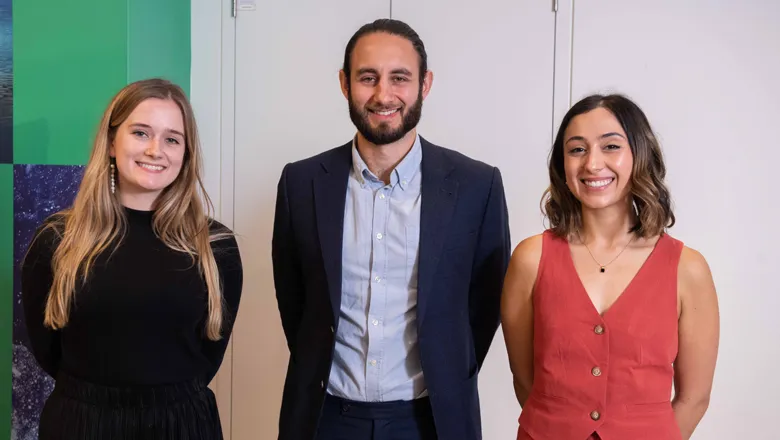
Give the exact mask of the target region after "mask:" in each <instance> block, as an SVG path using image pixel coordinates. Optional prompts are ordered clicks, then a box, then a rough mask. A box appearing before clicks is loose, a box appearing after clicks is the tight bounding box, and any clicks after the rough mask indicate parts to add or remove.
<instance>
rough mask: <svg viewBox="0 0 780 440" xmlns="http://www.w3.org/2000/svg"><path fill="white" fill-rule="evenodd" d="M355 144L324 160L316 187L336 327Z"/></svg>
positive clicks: (316, 180) (316, 209)
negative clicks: (347, 203) (345, 220)
mask: <svg viewBox="0 0 780 440" xmlns="http://www.w3.org/2000/svg"><path fill="white" fill-rule="evenodd" d="M351 149H352V142H349V143H348V144H345V145H343V146H342V147H340V148H338V149H337V150H335V151H334V154H332V155H329V156H327V157H326V158H325V159H323V162H322V170H321V172H319V173H318V174H317V175H316V177H315V178H314V180H313V181H312V184H313V185H314V188H313V190H314V201H315V215H316V217H317V232H318V234H319V239H320V249H321V251H322V261H323V264H324V267H325V276H326V278H327V282H328V292H329V294H330V303H331V308H332V312H333V322H334V323H336V322H337V320H338V316H339V310H340V308H341V256H342V237H343V235H344V203H345V202H346V197H347V182H348V179H349V170H350V165H351V163H352V150H351Z"/></svg>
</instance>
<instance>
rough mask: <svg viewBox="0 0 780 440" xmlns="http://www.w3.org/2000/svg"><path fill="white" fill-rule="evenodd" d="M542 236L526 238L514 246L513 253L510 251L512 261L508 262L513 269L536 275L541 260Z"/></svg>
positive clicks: (542, 234)
mask: <svg viewBox="0 0 780 440" xmlns="http://www.w3.org/2000/svg"><path fill="white" fill-rule="evenodd" d="M544 234H545V233H541V234H536V235H532V236H530V237H527V238H525V239H523V240H522V241H521V242H520V243H518V244H517V246H515V249H514V251H512V261H511V262H510V266H512V267H513V269H515V270H521V271H523V272H524V273H530V272H533V274H534V275H535V274H536V272H537V270H538V269H539V263H540V262H541V260H542V250H543V248H544ZM534 278H535V276H534Z"/></svg>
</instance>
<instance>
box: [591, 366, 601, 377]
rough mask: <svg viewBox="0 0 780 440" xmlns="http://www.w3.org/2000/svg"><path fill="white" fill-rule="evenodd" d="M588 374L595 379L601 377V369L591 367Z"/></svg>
mask: <svg viewBox="0 0 780 440" xmlns="http://www.w3.org/2000/svg"><path fill="white" fill-rule="evenodd" d="M590 372H591V373H593V375H594V376H596V377H599V376H601V368H599V367H593V369H592V370H590Z"/></svg>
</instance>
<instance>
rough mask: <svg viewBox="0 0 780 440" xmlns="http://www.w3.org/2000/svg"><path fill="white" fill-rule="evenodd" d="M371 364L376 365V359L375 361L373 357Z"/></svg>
mask: <svg viewBox="0 0 780 440" xmlns="http://www.w3.org/2000/svg"><path fill="white" fill-rule="evenodd" d="M371 366H372V367H373V366H376V361H375V360H373V359H371Z"/></svg>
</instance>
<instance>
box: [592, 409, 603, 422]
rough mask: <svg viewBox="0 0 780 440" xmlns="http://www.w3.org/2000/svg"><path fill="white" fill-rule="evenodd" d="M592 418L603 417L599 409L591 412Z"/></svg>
mask: <svg viewBox="0 0 780 440" xmlns="http://www.w3.org/2000/svg"><path fill="white" fill-rule="evenodd" d="M590 418H591V419H593V420H598V419H600V418H601V414H599V412H598V411H593V412H591V413H590Z"/></svg>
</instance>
